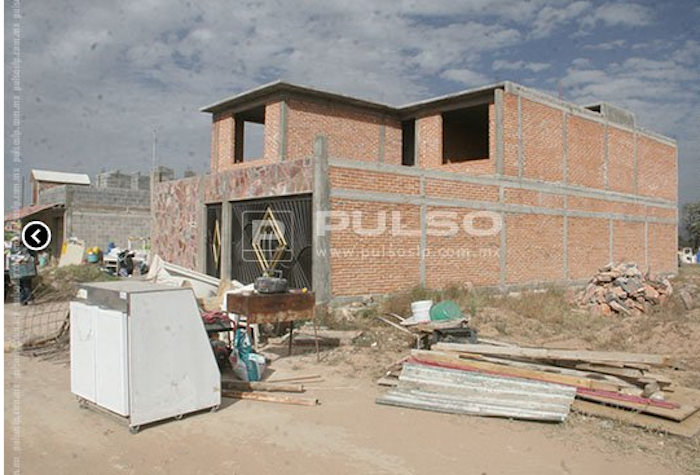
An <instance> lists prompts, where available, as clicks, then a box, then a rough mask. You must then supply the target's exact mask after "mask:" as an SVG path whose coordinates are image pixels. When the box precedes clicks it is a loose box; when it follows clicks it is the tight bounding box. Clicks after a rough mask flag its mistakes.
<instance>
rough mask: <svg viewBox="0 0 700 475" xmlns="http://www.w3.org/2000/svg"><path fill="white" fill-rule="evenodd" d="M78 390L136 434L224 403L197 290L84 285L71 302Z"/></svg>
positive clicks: (74, 389)
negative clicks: (145, 426)
mask: <svg viewBox="0 0 700 475" xmlns="http://www.w3.org/2000/svg"><path fill="white" fill-rule="evenodd" d="M70 323H71V325H70V334H71V335H70V336H71V391H72V392H73V393H74V394H75V395H76V396H78V397H79V398H81V399H83V400H84V401H88V402H90V403H92V404H94V405H95V406H97V407H99V408H102V409H106V410H108V411H110V412H111V413H114V414H116V415H119V416H122V417H125V418H126V419H127V420H128V423H129V426H130V427H131V428H132V430H134V431H136V430H138V428H139V426H141V425H143V424H147V423H150V422H155V421H158V420H163V419H167V418H170V417H179V416H182V415H184V414H187V413H190V412H194V411H199V410H202V409H208V408H218V406H219V404H220V403H221V381H220V374H219V369H218V366H217V364H216V361H215V358H214V354H213V352H212V350H211V346H210V343H209V339H208V337H207V335H206V331H205V330H204V325H203V324H202V321H201V318H200V316H199V310H198V308H197V304H196V301H195V298H194V294H193V293H192V290H191V289H185V288H173V287H166V286H162V285H156V284H151V283H145V282H128V281H119V282H106V283H99V284H85V285H83V286H82V287H81V290H80V292H79V298H78V299H77V301H74V302H71V322H70Z"/></svg>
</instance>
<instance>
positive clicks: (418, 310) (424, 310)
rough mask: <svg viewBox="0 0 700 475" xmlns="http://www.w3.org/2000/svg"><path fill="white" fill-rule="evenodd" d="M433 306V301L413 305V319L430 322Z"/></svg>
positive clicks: (418, 302)
mask: <svg viewBox="0 0 700 475" xmlns="http://www.w3.org/2000/svg"><path fill="white" fill-rule="evenodd" d="M432 306H433V301H432V300H418V301H417V302H413V303H411V313H413V319H414V320H415V321H417V322H429V321H430V308H431V307H432Z"/></svg>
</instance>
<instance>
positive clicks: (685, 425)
mask: <svg viewBox="0 0 700 475" xmlns="http://www.w3.org/2000/svg"><path fill="white" fill-rule="evenodd" d="M571 409H573V410H574V411H576V412H579V413H581V414H586V415H589V416H598V417H605V418H607V419H612V420H616V421H620V422H624V423H627V424H630V425H633V426H637V427H643V428H646V429H653V430H659V431H663V432H668V433H669V434H675V435H679V436H683V437H693V436H695V435H696V434H698V433H699V432H700V411H698V412H696V413H695V414H693V415H691V416H690V417H688V418H687V419H685V420H684V421H682V422H674V421H670V420H667V419H662V418H660V417H655V416H650V415H647V414H639V413H637V412H635V411H628V410H624V409H618V408H615V407H610V406H606V405H604V404H597V403H594V402H588V401H583V400H581V399H576V400H575V401H574V403H573V404H572V406H571Z"/></svg>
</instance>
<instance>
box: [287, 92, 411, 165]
mask: <svg viewBox="0 0 700 475" xmlns="http://www.w3.org/2000/svg"><path fill="white" fill-rule="evenodd" d="M288 107H289V110H288V113H287V117H288V119H287V120H288V122H287V123H288V130H287V153H288V157H289V158H290V159H295V158H308V157H311V156H312V155H313V149H314V140H315V139H316V136H318V135H325V136H326V137H327V138H328V153H329V155H330V156H331V157H333V158H344V159H350V160H363V161H371V162H376V161H378V159H379V150H380V135H381V126H382V125H384V126H385V139H384V162H385V163H392V164H400V163H401V123H400V121H399V120H398V119H393V118H389V117H383V116H380V115H377V114H373V113H369V112H360V111H357V110H354V109H350V108H349V107H342V106H333V105H330V104H325V103H316V102H310V101H301V100H298V99H292V100H289V101H288Z"/></svg>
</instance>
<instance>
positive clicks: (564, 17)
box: [532, 1, 591, 38]
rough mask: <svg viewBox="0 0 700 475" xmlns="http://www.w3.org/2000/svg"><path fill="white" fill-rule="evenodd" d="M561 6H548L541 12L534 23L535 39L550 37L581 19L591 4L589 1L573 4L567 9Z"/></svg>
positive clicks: (533, 33) (533, 32)
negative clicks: (563, 26) (569, 23)
mask: <svg viewBox="0 0 700 475" xmlns="http://www.w3.org/2000/svg"><path fill="white" fill-rule="evenodd" d="M560 5H561V4H556V6H550V5H547V6H545V7H544V8H542V9H541V10H540V11H539V13H538V14H537V17H536V18H535V20H534V21H533V22H532V35H533V36H534V37H536V38H543V37H546V36H548V35H550V34H551V33H552V32H553V31H555V30H556V29H557V28H559V27H561V26H562V25H565V24H567V23H568V22H570V21H572V20H573V19H575V18H577V17H580V16H581V14H583V13H584V12H585V11H587V10H588V9H590V7H591V3H590V2H587V1H577V2H571V3H569V4H568V5H566V6H565V7H561V6H560Z"/></svg>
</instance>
